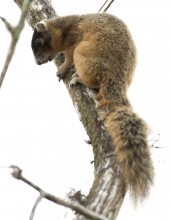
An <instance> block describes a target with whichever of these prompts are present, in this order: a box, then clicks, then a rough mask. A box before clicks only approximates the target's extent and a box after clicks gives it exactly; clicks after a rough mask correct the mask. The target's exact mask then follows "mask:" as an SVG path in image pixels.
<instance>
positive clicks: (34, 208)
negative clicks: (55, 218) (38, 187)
mask: <svg viewBox="0 0 171 220" xmlns="http://www.w3.org/2000/svg"><path fill="white" fill-rule="evenodd" d="M42 198H44V193H43V192H41V193H40V195H39V197H38V198H37V199H36V201H35V203H34V206H33V208H32V210H31V214H30V218H29V220H33V219H34V214H35V211H36V208H37V206H38V205H39V203H40V202H41V200H42Z"/></svg>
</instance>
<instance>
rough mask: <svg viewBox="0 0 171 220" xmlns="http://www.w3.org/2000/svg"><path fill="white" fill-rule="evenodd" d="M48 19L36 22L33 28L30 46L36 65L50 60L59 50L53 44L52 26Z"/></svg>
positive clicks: (54, 41)
mask: <svg viewBox="0 0 171 220" xmlns="http://www.w3.org/2000/svg"><path fill="white" fill-rule="evenodd" d="M51 26H52V25H51V23H50V22H49V20H47V19H45V20H42V21H40V22H38V23H37V24H36V26H35V28H34V33H33V37H32V42H31V47H32V50H33V54H34V57H35V61H36V63H37V64H38V65H41V64H43V63H47V62H48V61H52V60H53V59H54V58H55V56H56V54H57V53H58V52H59V51H57V48H56V46H55V43H56V40H54V33H53V26H52V27H51Z"/></svg>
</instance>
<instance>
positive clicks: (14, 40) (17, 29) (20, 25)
mask: <svg viewBox="0 0 171 220" xmlns="http://www.w3.org/2000/svg"><path fill="white" fill-rule="evenodd" d="M31 2H32V0H25V1H23V5H22V13H21V16H20V20H19V22H18V25H17V26H16V27H12V26H11V24H10V23H9V22H8V21H6V20H5V18H2V17H0V18H1V19H2V21H3V22H4V24H5V25H6V28H7V29H8V30H9V32H10V33H11V37H12V40H11V44H10V48H9V52H8V55H7V58H6V61H5V64H4V67H3V70H2V72H1V75H0V88H1V86H2V83H3V81H4V78H5V75H6V72H7V70H8V66H9V64H10V62H11V59H12V57H13V54H14V51H15V47H16V45H17V42H18V39H19V37H20V33H21V31H22V29H23V26H24V21H25V18H26V16H27V12H28V9H29V7H30V4H31Z"/></svg>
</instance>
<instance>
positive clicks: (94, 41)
mask: <svg viewBox="0 0 171 220" xmlns="http://www.w3.org/2000/svg"><path fill="white" fill-rule="evenodd" d="M42 25H43V26H42ZM41 26H42V27H41ZM40 29H41V30H40ZM37 41H41V42H42V44H41V45H38V44H37ZM32 49H33V52H34V56H35V59H36V62H37V63H38V64H42V63H45V62H47V61H48V60H49V61H51V60H52V59H53V58H54V57H55V56H56V54H57V53H58V52H60V51H65V62H64V63H63V64H62V65H61V67H60V68H59V71H58V75H59V76H60V77H63V76H64V75H65V74H66V72H67V71H68V69H69V68H70V67H71V66H72V65H73V64H74V65H75V69H76V73H77V75H76V74H75V75H74V76H73V78H72V80H71V82H70V85H74V84H76V83H78V82H79V83H82V84H84V85H85V86H87V87H89V88H93V89H98V91H99V92H98V94H97V95H96V99H97V101H98V106H97V109H98V112H99V116H100V117H101V119H102V120H103V121H104V124H105V126H106V128H107V130H108V132H109V134H110V135H111V137H112V139H113V142H114V146H115V152H116V155H117V161H118V163H120V164H121V166H123V180H124V182H125V184H126V186H127V188H129V189H130V190H131V193H132V195H133V196H134V198H135V199H138V198H144V197H146V196H147V195H148V191H149V187H150V185H151V184H152V182H153V166H152V162H151V158H150V152H149V147H148V144H147V127H146V124H145V122H144V121H143V120H142V119H140V118H139V117H138V116H137V115H136V114H135V113H133V111H132V107H131V105H130V103H129V100H128V98H127V88H128V86H129V85H130V83H131V81H132V76H133V72H134V69H135V66H136V48H135V45H134V42H133V39H132V37H131V34H130V32H129V31H128V29H127V27H126V25H125V24H124V23H123V22H122V21H121V20H120V19H118V18H117V17H115V16H112V15H109V14H105V13H99V14H88V15H83V16H66V17H55V18H53V19H50V20H43V21H41V22H40V23H38V24H37V25H36V27H35V31H34V34H33V39H32Z"/></svg>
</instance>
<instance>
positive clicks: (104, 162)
mask: <svg viewBox="0 0 171 220" xmlns="http://www.w3.org/2000/svg"><path fill="white" fill-rule="evenodd" d="M14 1H15V3H16V4H17V5H18V6H19V7H20V8H22V2H23V0H14ZM55 15H56V13H55V10H54V9H53V7H52V5H51V2H50V0H33V2H32V4H31V7H30V10H29V12H28V16H27V21H28V23H29V25H30V26H31V27H32V28H34V26H35V24H36V23H37V22H38V21H40V20H42V19H44V18H52V17H53V16H55ZM63 61H64V54H63V53H60V54H58V55H57V57H56V59H55V61H54V62H55V64H56V66H57V67H58V66H59V65H61V63H62V62H63ZM72 74H73V71H72V70H71V71H69V72H68V74H67V76H66V77H65V79H64V80H63V82H64V84H65V85H66V88H67V89H68V92H69V94H70V97H71V99H72V101H73V104H74V106H75V109H76V111H77V113H78V115H79V119H80V120H81V122H82V124H83V126H84V128H85V130H86V132H87V134H88V136H89V138H90V142H91V144H92V146H93V153H94V182H93V185H92V187H91V189H90V192H89V195H88V196H87V200H86V204H85V206H86V207H87V208H89V209H90V210H92V211H95V212H97V213H99V214H101V215H104V216H105V217H107V218H109V219H111V220H115V219H116V217H117V215H118V212H119V210H120V207H121V205H122V202H123V200H124V196H125V193H126V188H125V185H124V183H123V181H122V179H121V176H122V175H121V172H122V167H120V166H119V165H118V164H117V163H116V160H115V154H114V145H113V143H112V141H111V138H110V136H109V135H108V133H107V132H106V130H105V127H104V125H103V124H102V122H101V121H100V120H99V117H98V114H97V111H96V108H95V102H94V92H93V91H92V90H90V89H88V88H85V87H84V86H83V85H76V86H74V87H72V88H69V87H68V83H69V81H70V79H71V75H72ZM75 219H76V220H85V219H87V218H85V217H84V216H80V215H76V218H75Z"/></svg>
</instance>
